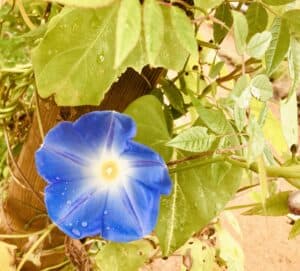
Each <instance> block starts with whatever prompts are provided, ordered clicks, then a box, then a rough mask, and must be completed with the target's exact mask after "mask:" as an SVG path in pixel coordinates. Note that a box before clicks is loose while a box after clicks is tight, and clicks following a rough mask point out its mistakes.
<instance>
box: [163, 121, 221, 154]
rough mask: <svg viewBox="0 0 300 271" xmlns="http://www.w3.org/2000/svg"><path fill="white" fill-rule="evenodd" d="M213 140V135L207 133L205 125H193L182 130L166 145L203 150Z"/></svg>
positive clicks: (188, 149) (187, 149)
mask: <svg viewBox="0 0 300 271" xmlns="http://www.w3.org/2000/svg"><path fill="white" fill-rule="evenodd" d="M214 140H215V136H214V135H210V134H208V133H207V128H206V127H199V126H195V127H191V128H189V129H187V130H184V131H183V132H182V133H180V134H179V135H178V136H176V137H175V138H173V139H172V140H171V141H169V142H168V144H167V146H171V147H174V148H178V149H182V150H186V151H191V152H204V151H208V150H209V149H210V148H211V146H212V144H213V142H214Z"/></svg>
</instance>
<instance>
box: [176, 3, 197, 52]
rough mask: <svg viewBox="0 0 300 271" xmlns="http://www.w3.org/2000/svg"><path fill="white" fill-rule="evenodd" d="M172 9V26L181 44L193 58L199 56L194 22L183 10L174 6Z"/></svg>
mask: <svg viewBox="0 0 300 271" xmlns="http://www.w3.org/2000/svg"><path fill="white" fill-rule="evenodd" d="M170 9H171V18H172V20H171V21H172V25H173V27H174V29H175V30H176V35H177V38H178V40H179V42H180V43H181V45H182V46H183V48H185V49H186V50H187V51H188V52H189V53H190V54H191V55H192V56H197V52H198V50H197V42H196V38H195V34H194V28H193V25H192V22H191V21H190V19H189V17H187V16H186V14H185V12H184V11H183V10H182V9H180V8H178V7H174V6H172V7H171V8H170Z"/></svg>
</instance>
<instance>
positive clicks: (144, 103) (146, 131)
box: [124, 95, 172, 161]
mask: <svg viewBox="0 0 300 271" xmlns="http://www.w3.org/2000/svg"><path fill="white" fill-rule="evenodd" d="M124 113H125V114H128V115H129V116H131V117H132V118H133V119H134V120H135V122H136V125H137V136H136V137H135V140H137V141H138V142H141V143H143V144H145V145H147V146H149V147H151V148H153V149H154V150H156V151H157V152H159V153H160V154H161V155H162V156H163V158H164V159H165V160H166V161H168V160H170V158H171V155H172V149H171V148H167V147H165V144H166V143H167V142H168V141H169V140H170V139H171V138H170V135H169V132H168V128H167V124H166V119H165V116H164V112H163V110H162V105H161V103H160V102H159V101H158V99H157V98H155V97H154V96H152V95H145V96H142V97H141V98H138V99H137V100H135V101H134V102H133V103H131V104H130V105H129V106H128V107H127V108H126V110H125V111H124Z"/></svg>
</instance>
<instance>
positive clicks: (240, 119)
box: [233, 103, 247, 132]
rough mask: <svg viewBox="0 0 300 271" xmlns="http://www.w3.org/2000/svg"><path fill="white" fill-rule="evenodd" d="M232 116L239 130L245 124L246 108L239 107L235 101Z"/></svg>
mask: <svg viewBox="0 0 300 271" xmlns="http://www.w3.org/2000/svg"><path fill="white" fill-rule="evenodd" d="M233 116H234V121H235V125H236V128H237V129H238V131H239V132H241V131H242V130H243V128H244V127H245V124H246V119H247V118H246V109H245V108H241V107H239V105H238V104H236V103H235V104H234V108H233Z"/></svg>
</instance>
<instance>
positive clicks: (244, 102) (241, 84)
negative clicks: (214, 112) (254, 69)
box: [230, 75, 251, 109]
mask: <svg viewBox="0 0 300 271" xmlns="http://www.w3.org/2000/svg"><path fill="white" fill-rule="evenodd" d="M249 84H250V79H249V76H248V75H242V76H241V77H239V79H238V80H237V81H236V83H235V85H234V88H233V90H232V92H231V93H230V99H232V100H233V101H234V102H235V107H236V108H241V109H246V108H248V107H249V104H250V100H251V92H250V88H249Z"/></svg>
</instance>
